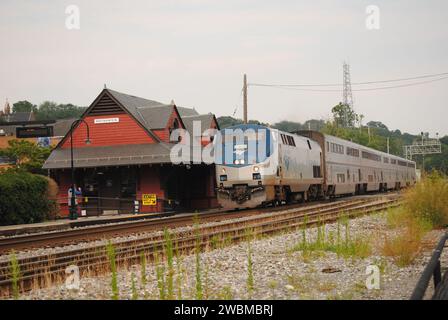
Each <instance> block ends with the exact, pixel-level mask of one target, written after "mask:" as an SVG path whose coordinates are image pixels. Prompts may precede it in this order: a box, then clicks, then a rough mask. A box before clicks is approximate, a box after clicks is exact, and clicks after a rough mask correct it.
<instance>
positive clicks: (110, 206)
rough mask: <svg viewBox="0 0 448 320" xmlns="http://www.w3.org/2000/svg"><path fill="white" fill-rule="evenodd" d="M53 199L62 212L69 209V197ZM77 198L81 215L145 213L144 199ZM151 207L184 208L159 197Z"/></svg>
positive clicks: (160, 209) (161, 208)
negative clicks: (108, 212) (106, 212)
mask: <svg viewBox="0 0 448 320" xmlns="http://www.w3.org/2000/svg"><path fill="white" fill-rule="evenodd" d="M51 200H54V201H56V202H57V203H58V205H59V207H60V209H61V212H64V211H66V210H68V208H69V207H70V206H69V199H68V197H58V198H55V199H51ZM76 200H77V206H78V212H79V215H81V213H82V211H83V210H84V213H85V215H87V216H95V215H102V214H103V213H104V211H117V213H118V214H132V213H134V214H138V213H144V212H143V211H142V201H139V200H137V199H135V198H118V197H94V196H76ZM151 207H152V208H154V210H155V211H160V212H167V211H168V212H170V211H178V210H181V209H182V208H181V206H180V204H179V202H178V201H175V200H171V199H163V198H158V199H157V202H156V204H155V205H153V206H151ZM151 211H153V210H151Z"/></svg>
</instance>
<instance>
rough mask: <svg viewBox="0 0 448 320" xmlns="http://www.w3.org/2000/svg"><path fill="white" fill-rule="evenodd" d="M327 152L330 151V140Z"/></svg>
mask: <svg viewBox="0 0 448 320" xmlns="http://www.w3.org/2000/svg"><path fill="white" fill-rule="evenodd" d="M327 152H330V142H328V141H327Z"/></svg>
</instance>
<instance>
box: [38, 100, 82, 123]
mask: <svg viewBox="0 0 448 320" xmlns="http://www.w3.org/2000/svg"><path fill="white" fill-rule="evenodd" d="M85 110H86V108H84V107H78V106H75V105H73V104H71V103H68V104H57V103H56V102H51V101H45V102H43V103H41V104H40V105H39V108H38V109H37V111H36V119H37V120H57V119H74V118H76V119H78V118H80V116H81V115H82V114H83V112H84V111H85Z"/></svg>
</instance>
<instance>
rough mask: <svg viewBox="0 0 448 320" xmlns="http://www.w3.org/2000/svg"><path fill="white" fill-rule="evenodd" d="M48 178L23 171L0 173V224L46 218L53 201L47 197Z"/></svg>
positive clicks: (29, 221) (21, 222) (53, 204)
mask: <svg viewBox="0 0 448 320" xmlns="http://www.w3.org/2000/svg"><path fill="white" fill-rule="evenodd" d="M47 191H48V180H47V179H46V178H45V177H43V176H39V175H35V174H31V173H28V172H23V171H16V170H7V171H5V172H3V173H1V174H0V225H11V224H25V223H35V222H41V221H44V220H46V219H48V218H49V217H50V215H51V213H52V212H53V210H54V208H55V202H54V201H53V200H49V199H48V197H47Z"/></svg>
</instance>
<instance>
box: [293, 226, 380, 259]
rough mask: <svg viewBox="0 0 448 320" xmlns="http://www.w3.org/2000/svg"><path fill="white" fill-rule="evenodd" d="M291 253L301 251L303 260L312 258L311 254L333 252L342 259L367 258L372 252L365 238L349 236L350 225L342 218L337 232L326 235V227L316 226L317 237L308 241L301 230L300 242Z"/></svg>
mask: <svg viewBox="0 0 448 320" xmlns="http://www.w3.org/2000/svg"><path fill="white" fill-rule="evenodd" d="M341 227H342V228H344V235H343V236H342V234H341ZM291 251H302V255H303V257H304V259H308V258H309V257H311V256H312V253H313V252H326V251H327V252H334V253H336V254H337V255H338V256H342V257H344V258H349V257H352V258H353V257H357V258H365V257H368V256H369V255H370V253H371V251H372V249H371V245H370V242H369V240H368V239H367V238H363V237H356V238H354V237H352V236H351V235H350V225H349V222H348V219H345V218H342V219H339V220H338V222H337V232H336V234H335V233H334V232H329V233H327V231H326V226H325V225H324V224H320V223H319V225H318V226H317V237H316V239H315V240H313V241H309V240H308V237H307V234H306V229H305V228H302V240H301V242H299V243H298V244H296V245H295V246H294V247H293V248H292V249H291Z"/></svg>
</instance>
